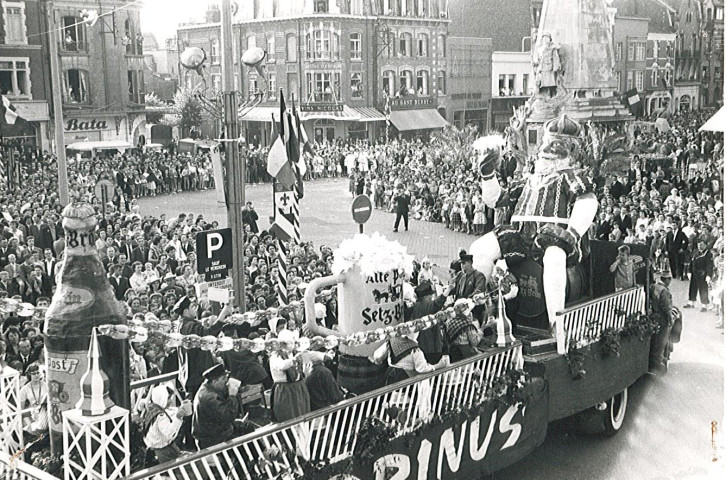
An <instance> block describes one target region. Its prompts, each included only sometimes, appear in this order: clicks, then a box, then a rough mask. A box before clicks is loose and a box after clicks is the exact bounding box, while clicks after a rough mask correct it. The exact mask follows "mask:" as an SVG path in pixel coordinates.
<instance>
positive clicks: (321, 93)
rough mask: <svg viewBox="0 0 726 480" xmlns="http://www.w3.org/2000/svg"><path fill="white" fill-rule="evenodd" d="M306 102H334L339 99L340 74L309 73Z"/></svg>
mask: <svg viewBox="0 0 726 480" xmlns="http://www.w3.org/2000/svg"><path fill="white" fill-rule="evenodd" d="M307 79H308V101H309V102H335V101H337V99H339V98H340V73H337V72H336V73H330V72H309V73H307Z"/></svg>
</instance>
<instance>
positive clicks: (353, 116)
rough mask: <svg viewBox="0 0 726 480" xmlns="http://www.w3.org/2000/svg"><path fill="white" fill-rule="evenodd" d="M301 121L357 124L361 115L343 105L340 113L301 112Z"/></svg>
mask: <svg viewBox="0 0 726 480" xmlns="http://www.w3.org/2000/svg"><path fill="white" fill-rule="evenodd" d="M300 120H302V121H303V122H305V121H307V120H336V121H339V122H357V121H359V120H360V114H359V113H358V112H356V111H355V110H354V109H352V108H350V107H349V106H348V105H343V110H341V111H339V112H300Z"/></svg>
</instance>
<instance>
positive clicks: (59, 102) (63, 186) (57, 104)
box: [47, 2, 106, 206]
mask: <svg viewBox="0 0 726 480" xmlns="http://www.w3.org/2000/svg"><path fill="white" fill-rule="evenodd" d="M47 8H48V29H49V30H50V31H49V32H48V46H49V48H50V52H49V53H50V81H51V87H52V89H53V130H54V133H55V157H56V161H57V162H58V195H59V196H60V202H61V205H63V206H65V205H68V202H69V201H70V198H69V196H68V164H67V163H66V145H65V137H64V136H63V97H62V96H61V95H62V94H61V90H62V87H61V81H62V78H63V77H62V76H61V69H60V61H59V59H58V35H57V32H56V29H57V28H58V25H57V23H56V21H55V10H54V9H53V2H48V7H47ZM103 41H104V42H105V41H106V39H105V38H104V39H103Z"/></svg>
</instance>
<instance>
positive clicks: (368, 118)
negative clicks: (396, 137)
mask: <svg viewBox="0 0 726 480" xmlns="http://www.w3.org/2000/svg"><path fill="white" fill-rule="evenodd" d="M353 110H355V112H356V113H357V114H358V115H359V116H360V120H358V121H359V122H383V121H385V120H386V116H385V115H383V114H382V113H381V112H379V111H378V110H376V109H375V108H373V107H353Z"/></svg>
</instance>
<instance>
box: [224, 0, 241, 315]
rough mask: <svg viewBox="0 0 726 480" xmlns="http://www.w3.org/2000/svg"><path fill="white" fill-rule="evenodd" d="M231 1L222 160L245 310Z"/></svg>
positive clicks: (236, 280)
mask: <svg viewBox="0 0 726 480" xmlns="http://www.w3.org/2000/svg"><path fill="white" fill-rule="evenodd" d="M231 3H232V2H231V0H222V27H221V29H222V35H221V36H222V90H223V91H224V94H223V98H224V128H225V137H224V138H226V139H229V141H226V142H225V145H224V147H225V148H224V150H225V157H226V158H225V163H226V170H227V171H226V177H227V197H226V199H227V226H228V227H229V228H231V229H232V284H233V289H234V299H235V301H236V302H237V306H239V308H240V310H241V311H242V312H244V311H245V284H244V282H245V271H244V247H245V244H244V224H243V223H242V206H243V205H244V204H245V180H244V179H245V162H244V161H241V159H240V156H239V145H238V143H237V138H239V122H238V119H237V115H238V111H237V108H238V101H237V92H236V90H235V88H234V39H233V38H232V5H231Z"/></svg>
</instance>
